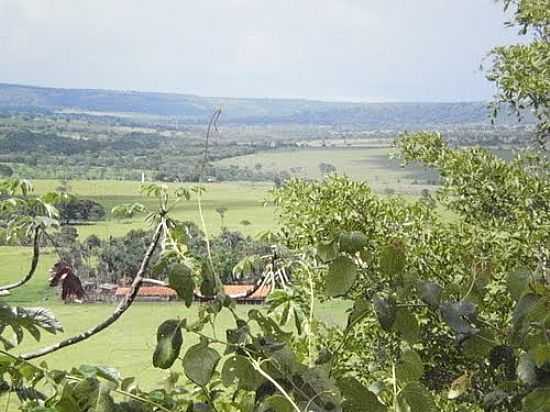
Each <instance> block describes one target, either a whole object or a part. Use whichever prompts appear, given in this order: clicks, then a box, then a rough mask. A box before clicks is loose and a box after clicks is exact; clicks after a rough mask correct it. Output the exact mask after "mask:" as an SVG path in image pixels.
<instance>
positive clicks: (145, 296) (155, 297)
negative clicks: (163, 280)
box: [115, 286, 178, 301]
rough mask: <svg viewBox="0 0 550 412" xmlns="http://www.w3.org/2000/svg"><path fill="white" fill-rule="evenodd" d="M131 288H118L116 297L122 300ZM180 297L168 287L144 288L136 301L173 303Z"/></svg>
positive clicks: (140, 290)
mask: <svg viewBox="0 0 550 412" xmlns="http://www.w3.org/2000/svg"><path fill="white" fill-rule="evenodd" d="M129 290H130V288H129V287H122V286H120V287H118V288H117V289H116V291H115V297H116V298H118V299H122V298H123V297H124V296H126V294H127V293H128V291H129ZM177 297H178V295H177V293H176V291H175V290H174V289H172V288H169V287H166V286H142V287H141V288H139V291H138V294H137V297H136V299H138V300H146V301H171V300H176V299H177Z"/></svg>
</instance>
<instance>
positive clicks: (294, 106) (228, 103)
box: [0, 84, 513, 129]
mask: <svg viewBox="0 0 550 412" xmlns="http://www.w3.org/2000/svg"><path fill="white" fill-rule="evenodd" d="M220 106H223V107H224V111H225V112H226V113H227V115H226V116H225V121H226V122H228V123H229V124H231V123H241V124H250V125H255V124H311V123H314V124H322V125H331V124H346V125H363V126H368V127H370V128H373V129H376V128H391V129H395V128H418V127H425V126H430V127H436V126H445V125H451V124H455V125H456V124H487V122H488V118H489V114H490V111H489V109H488V108H487V107H486V106H487V105H486V103H485V102H459V103H345V102H342V103H331V102H320V101H313V100H298V99H296V100H294V99H237V98H232V99H228V98H212V97H199V96H191V95H178V94H163V93H146V92H122V91H110V90H75V89H50V88H41V87H33V86H22V85H10V84H0V112H8V113H9V112H25V111H28V112H30V113H32V112H55V111H60V110H64V109H66V110H70V111H76V112H77V113H78V112H83V113H86V112H99V113H101V112H103V113H105V115H111V116H116V115H117V114H127V113H135V114H146V115H155V116H172V117H176V118H179V119H181V120H185V121H187V122H191V123H205V122H206V120H207V119H208V116H209V115H210V113H211V112H212V111H213V110H214V109H215V108H217V107H220ZM512 121H513V119H512V118H509V119H507V120H506V121H504V120H503V122H504V123H507V124H511V123H512Z"/></svg>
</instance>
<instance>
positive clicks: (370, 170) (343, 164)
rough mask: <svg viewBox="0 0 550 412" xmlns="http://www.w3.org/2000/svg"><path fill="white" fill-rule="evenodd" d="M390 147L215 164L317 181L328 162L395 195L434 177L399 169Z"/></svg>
mask: <svg viewBox="0 0 550 412" xmlns="http://www.w3.org/2000/svg"><path fill="white" fill-rule="evenodd" d="M392 152H393V149H392V148H390V147H357V148H336V147H326V148H322V147H320V148H311V147H308V148H295V149H284V150H275V151H267V152H258V153H254V154H250V155H245V156H238V157H232V158H228V159H223V160H220V161H218V163H219V164H220V165H224V166H230V165H236V166H240V167H248V168H251V169H253V168H255V167H260V165H261V168H262V169H265V170H270V171H278V172H281V171H286V172H288V173H290V174H291V175H293V176H296V177H302V178H310V179H318V178H321V177H322V174H321V171H320V169H319V165H320V163H322V162H323V163H330V164H332V165H333V166H335V167H336V172H337V173H338V174H345V175H347V176H349V177H351V178H353V179H357V180H366V181H367V182H368V183H369V184H370V185H371V186H372V187H373V188H374V189H375V190H377V191H384V190H385V189H393V190H395V191H396V192H397V193H410V194H417V193H419V192H420V191H421V190H422V189H423V188H425V187H426V181H427V180H430V179H435V174H434V173H433V172H431V171H429V170H426V169H424V168H421V167H418V166H410V165H409V166H406V167H401V164H400V161H399V160H397V159H392V158H390V155H391V153H392Z"/></svg>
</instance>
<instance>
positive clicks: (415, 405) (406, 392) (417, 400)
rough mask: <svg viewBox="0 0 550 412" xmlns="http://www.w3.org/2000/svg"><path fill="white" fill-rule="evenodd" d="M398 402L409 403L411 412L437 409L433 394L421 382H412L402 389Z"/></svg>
mask: <svg viewBox="0 0 550 412" xmlns="http://www.w3.org/2000/svg"><path fill="white" fill-rule="evenodd" d="M398 402H399V403H400V404H403V403H405V404H406V405H408V407H409V408H410V409H409V411H410V412H432V411H433V412H436V411H437V407H436V405H435V402H434V400H433V397H432V394H431V393H430V392H429V391H428V390H427V389H426V387H425V386H424V385H422V384H421V383H420V382H410V383H408V384H407V385H406V386H405V387H404V388H403V389H401V391H400V392H399V395H398Z"/></svg>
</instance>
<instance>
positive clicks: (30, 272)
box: [0, 226, 40, 292]
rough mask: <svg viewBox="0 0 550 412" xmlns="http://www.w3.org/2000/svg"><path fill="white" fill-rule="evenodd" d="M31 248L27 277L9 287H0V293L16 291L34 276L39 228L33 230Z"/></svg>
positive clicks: (37, 253) (38, 246)
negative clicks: (30, 260)
mask: <svg viewBox="0 0 550 412" xmlns="http://www.w3.org/2000/svg"><path fill="white" fill-rule="evenodd" d="M32 246H33V254H32V262H31V268H30V269H29V272H28V273H27V275H26V276H25V277H24V278H23V279H21V280H19V281H17V282H15V283H12V284H11V285H5V286H0V292H4V291H8V290H12V289H16V288H18V287H20V286H23V285H24V284H25V283H27V282H28V281H29V280H31V279H32V277H33V276H34V272H36V268H37V267H38V260H39V258H40V226H36V227H35V228H34V234H33V240H32Z"/></svg>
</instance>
